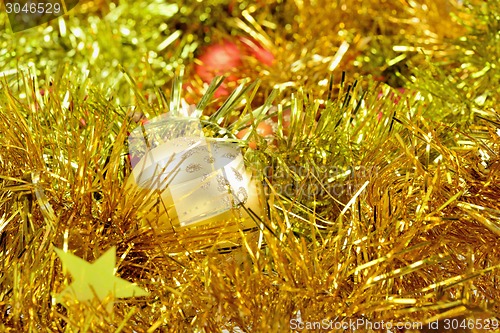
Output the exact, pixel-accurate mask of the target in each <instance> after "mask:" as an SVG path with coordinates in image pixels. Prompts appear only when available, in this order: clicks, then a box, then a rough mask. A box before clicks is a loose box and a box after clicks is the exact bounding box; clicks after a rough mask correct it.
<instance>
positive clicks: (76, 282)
mask: <svg viewBox="0 0 500 333" xmlns="http://www.w3.org/2000/svg"><path fill="white" fill-rule="evenodd" d="M54 250H55V251H56V253H57V255H58V256H59V258H60V259H61V262H62V263H63V266H64V267H65V268H66V269H67V270H68V271H69V272H70V273H71V276H72V278H73V283H71V285H70V286H68V287H67V288H66V289H64V290H63V291H62V292H61V293H60V294H59V295H57V297H56V300H57V302H58V303H61V301H62V299H63V298H64V297H66V296H67V295H68V294H69V295H71V296H73V298H74V299H76V300H78V301H80V302H83V301H88V300H91V299H93V298H94V297H95V296H97V297H98V298H99V300H100V301H102V300H103V299H104V298H105V297H107V296H109V295H111V296H112V297H113V298H128V297H134V296H146V295H148V292H146V291H145V290H143V289H141V288H139V287H138V286H136V285H135V284H132V283H130V282H128V281H126V280H124V279H122V278H119V277H117V276H115V275H114V269H115V264H116V248H115V247H112V248H110V249H109V250H108V251H107V252H106V253H104V254H103V255H102V256H101V257H100V258H99V259H97V260H96V261H95V262H94V263H92V264H91V263H89V262H87V261H85V260H83V259H81V258H79V257H77V256H75V255H74V254H71V253H68V252H64V251H63V250H61V249H58V248H55V249H54Z"/></svg>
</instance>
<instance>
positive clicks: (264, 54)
mask: <svg viewBox="0 0 500 333" xmlns="http://www.w3.org/2000/svg"><path fill="white" fill-rule="evenodd" d="M247 57H252V58H255V59H257V60H258V61H259V62H260V63H262V64H263V65H266V66H271V65H272V64H273V63H274V55H273V54H272V53H271V52H270V51H268V50H267V49H265V48H263V47H262V46H261V45H260V44H259V43H258V42H257V41H255V40H253V39H251V38H246V37H239V38H238V43H234V42H232V41H229V40H223V41H222V42H219V43H217V44H212V45H209V46H207V47H206V48H205V49H204V50H203V52H202V54H201V55H200V56H199V57H198V61H197V62H196V64H195V72H196V74H197V75H198V76H199V77H200V78H201V79H202V80H203V82H206V83H209V82H211V81H212V80H213V79H214V78H215V77H216V76H219V75H227V78H226V80H225V81H224V83H223V84H222V85H221V86H220V87H219V89H217V91H216V92H215V95H214V96H215V97H216V98H217V97H222V96H227V95H229V93H230V90H229V89H228V85H227V83H228V82H235V81H238V80H239V79H240V78H241V77H240V76H238V74H237V73H238V70H240V69H242V68H244V65H245V59H246V58H247Z"/></svg>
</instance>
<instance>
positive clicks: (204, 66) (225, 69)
mask: <svg viewBox="0 0 500 333" xmlns="http://www.w3.org/2000/svg"><path fill="white" fill-rule="evenodd" d="M241 58H242V53H241V51H240V49H239V48H238V46H237V45H236V44H235V43H233V42H230V41H227V40H225V41H222V42H221V43H218V44H213V45H210V46H208V47H207V48H206V49H205V50H204V52H203V54H202V55H201V56H200V57H199V58H198V60H199V62H198V63H197V64H196V65H195V72H196V74H198V75H199V76H200V78H201V79H202V80H203V81H204V82H211V81H212V80H213V79H214V78H215V77H216V76H218V75H225V74H228V73H231V72H233V71H234V70H235V69H236V68H238V67H240V66H241V65H242V61H241ZM237 79H238V77H237V76H236V75H234V74H233V75H230V76H229V77H228V78H227V80H228V81H236V80H237Z"/></svg>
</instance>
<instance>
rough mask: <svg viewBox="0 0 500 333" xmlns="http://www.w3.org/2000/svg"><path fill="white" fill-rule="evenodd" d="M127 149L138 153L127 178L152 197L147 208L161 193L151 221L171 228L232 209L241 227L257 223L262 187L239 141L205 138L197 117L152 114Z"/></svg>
mask: <svg viewBox="0 0 500 333" xmlns="http://www.w3.org/2000/svg"><path fill="white" fill-rule="evenodd" d="M129 149H130V154H131V155H132V156H134V157H135V158H134V159H133V161H134V160H136V158H138V159H139V161H138V162H137V164H135V163H134V162H133V163H132V167H133V170H132V174H131V176H130V177H129V183H130V184H131V187H132V189H137V188H139V189H144V191H142V192H143V195H144V197H145V198H150V199H146V200H149V201H150V203H146V208H145V210H146V211H154V210H153V209H152V208H151V207H152V206H153V204H154V203H156V199H155V197H154V195H152V194H153V193H160V199H159V200H160V201H161V203H162V204H161V206H160V209H161V210H162V211H161V212H156V213H153V214H149V220H150V221H151V220H158V222H159V224H163V226H164V227H167V228H169V229H170V228H172V227H187V226H195V225H199V224H202V223H209V222H212V223H214V222H217V221H223V220H224V219H225V218H224V217H226V218H227V217H230V216H232V215H235V214H236V216H238V217H240V218H241V217H242V218H243V219H244V220H246V222H245V223H242V225H243V227H244V228H255V227H256V223H255V221H254V219H255V217H259V216H260V215H261V214H262V213H261V212H262V208H261V206H262V203H261V202H259V194H260V191H259V188H258V187H257V186H256V183H255V182H254V181H253V180H252V175H251V174H250V173H249V172H247V171H246V170H245V166H244V163H243V157H242V155H241V152H240V149H239V147H238V146H237V145H235V144H234V143H231V142H224V141H211V142H209V141H208V139H207V138H205V137H204V134H203V131H202V128H201V124H200V122H199V120H198V119H195V118H192V117H171V116H170V115H169V114H164V115H162V116H160V117H157V118H154V119H152V120H150V121H148V122H147V123H146V124H145V125H143V126H139V127H137V128H136V129H135V130H134V131H133V132H132V133H131V135H130V137H129ZM243 206H244V207H245V208H244V209H243ZM148 207H149V208H148ZM252 214H253V215H252Z"/></svg>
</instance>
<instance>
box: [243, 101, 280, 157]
mask: <svg viewBox="0 0 500 333" xmlns="http://www.w3.org/2000/svg"><path fill="white" fill-rule="evenodd" d="M289 126H290V109H286V110H283V121H282V127H283V135H285V136H287V135H288V127H289ZM277 128H278V116H274V117H271V118H268V119H266V120H263V121H261V122H260V123H259V124H258V125H257V128H256V129H255V130H256V132H257V134H258V135H259V136H261V137H263V138H264V139H266V140H267V141H268V142H269V143H270V144H276V131H277ZM248 131H249V128H245V129H242V130H241V131H239V132H238V133H237V134H236V137H237V138H238V139H243V137H244V136H245V135H246V134H247V133H248ZM248 146H249V147H250V148H252V149H255V148H257V143H256V142H255V141H254V140H251V141H249V142H248Z"/></svg>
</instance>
